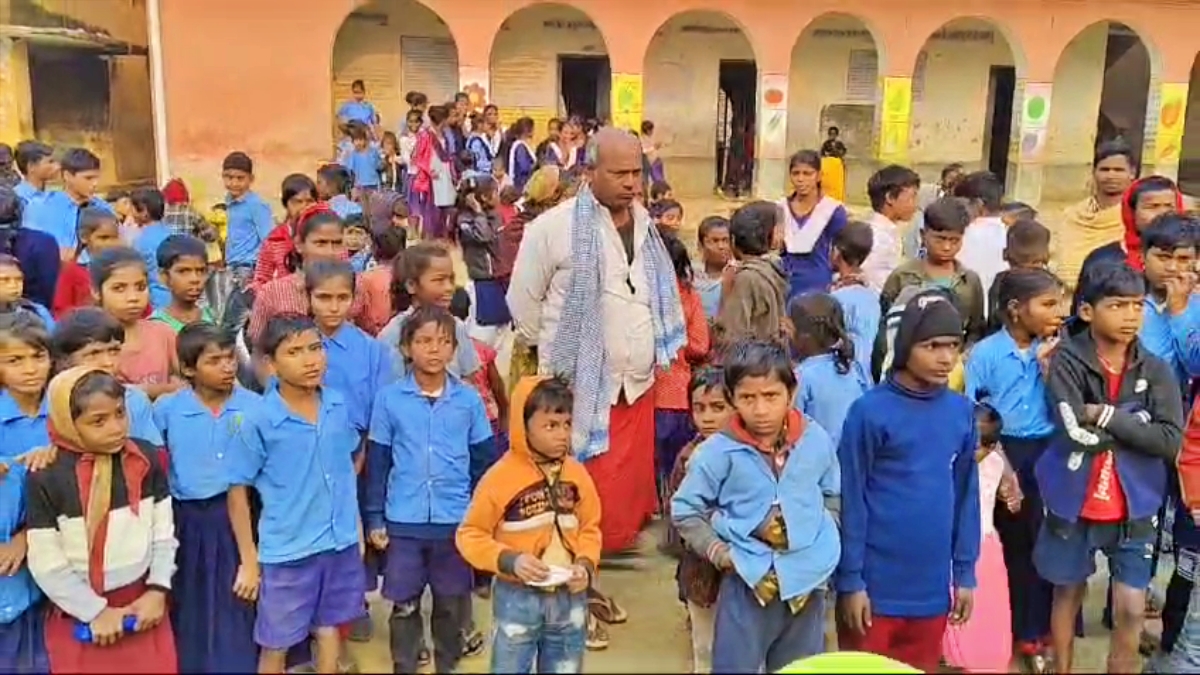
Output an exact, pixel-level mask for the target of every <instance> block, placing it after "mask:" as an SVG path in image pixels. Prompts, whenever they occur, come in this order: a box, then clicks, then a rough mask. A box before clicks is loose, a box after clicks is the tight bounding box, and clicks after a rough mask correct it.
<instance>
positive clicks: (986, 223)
mask: <svg viewBox="0 0 1200 675" xmlns="http://www.w3.org/2000/svg"><path fill="white" fill-rule="evenodd" d="M954 196H955V197H960V198H962V199H965V200H967V204H968V208H970V210H971V215H972V216H973V217H974V219H973V220H972V221H971V224H970V225H968V226H967V232H966V234H964V235H963V243H962V250H960V251H959V252H958V261H959V262H960V263H962V264H963V266H964V267H966V268H967V269H969V270H971V271H972V272H975V273H976V274H978V275H979V280H980V282H982V283H983V296H984V297H985V298H986V297H988V292H989V291H990V290H991V288H992V282H993V280H995V278H996V275H997V274H999V273H1001V272H1003V271H1004V270H1006V269H1008V263H1007V262H1006V261H1005V260H1004V247H1005V246H1006V245H1007V240H1008V234H1007V232H1008V231H1007V228H1005V226H1004V220H1003V219H1002V218H1001V216H1002V215H1003V208H1004V206H1003V199H1004V183H1001V182H1000V179H999V178H998V177H997V176H996V174H994V173H992V172H990V171H976V172H974V173H970V174H967V175H966V176H965V177H964V178H963V179H962V182H960V183H959V184H958V185H957V186H955V188H954Z"/></svg>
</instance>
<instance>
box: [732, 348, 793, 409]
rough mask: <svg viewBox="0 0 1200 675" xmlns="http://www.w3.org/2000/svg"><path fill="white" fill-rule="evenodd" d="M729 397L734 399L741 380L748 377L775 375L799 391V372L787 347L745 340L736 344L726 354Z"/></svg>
mask: <svg viewBox="0 0 1200 675" xmlns="http://www.w3.org/2000/svg"><path fill="white" fill-rule="evenodd" d="M724 365H725V391H726V398H728V399H729V400H731V401H732V400H735V397H734V393H735V392H736V391H737V387H738V385H739V384H741V383H742V380H744V379H746V378H748V377H771V376H772V375H773V376H775V377H776V378H777V379H778V380H779V381H780V382H782V383H783V384H784V386H786V387H787V388H788V391H793V390H795V388H796V373H795V372H793V371H792V361H791V358H790V357H789V356H788V351H787V348H786V347H784V346H783V345H781V344H779V343H778V342H766V341H762V340H746V341H743V342H736V343H734V344H733V345H731V346H730V348H729V350H728V351H726V352H725V364H724Z"/></svg>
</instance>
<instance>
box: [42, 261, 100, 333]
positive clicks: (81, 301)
mask: <svg viewBox="0 0 1200 675" xmlns="http://www.w3.org/2000/svg"><path fill="white" fill-rule="evenodd" d="M92 304H93V299H92V277H91V275H89V274H88V271H87V268H86V267H84V266H83V265H80V264H79V263H77V262H75V261H74V260H70V261H67V262H64V263H63V266H62V269H61V270H60V271H59V273H58V286H56V287H55V289H54V304H53V306H52V307H51V308H50V312H51V313H52V314H54V319H55V320H56V321H57V320H60V319H62V318H63V316H65V315H66V314H67V313H68V312H70V311H71V310H73V309H75V308H77V307H91V306H92Z"/></svg>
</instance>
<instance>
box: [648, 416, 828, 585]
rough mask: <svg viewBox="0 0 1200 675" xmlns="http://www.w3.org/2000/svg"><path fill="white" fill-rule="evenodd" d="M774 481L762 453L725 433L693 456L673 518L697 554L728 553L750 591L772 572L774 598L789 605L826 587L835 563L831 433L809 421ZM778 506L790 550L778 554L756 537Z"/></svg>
mask: <svg viewBox="0 0 1200 675" xmlns="http://www.w3.org/2000/svg"><path fill="white" fill-rule="evenodd" d="M806 422H807V424H806V425H805V428H804V431H803V433H802V434H801V435H800V438H799V439H798V440H796V442H795V444H794V445H793V446H792V448H791V451H790V453H789V454H788V458H787V462H786V463H785V464H784V465H783V470H782V472H781V473H780V475H779V477H778V478H777V477H776V476H775V474H774V472H773V471H772V469H771V466H770V464H769V462H770V459H769V458H768V457H767V456H765V455H764V454H763V453H762V451H760V450H758V449H757V448H754V447H751V446H750V445H747V444H746V443H745V442H743V441H741V440H739V439H737V438H735V437H733V436H732V435H731V434H730V432H728V431H726V432H723V433H719V434H713V435H712V436H710V437H709V438H708V439H707V440H705V441H704V442H703V443H701V444H700V446H699V447H698V448H696V451H695V452H694V453H693V454H692V460H691V462H690V463H689V465H688V470H687V475H686V476H685V477H684V479H683V483H681V484H680V486H679V489H678V490H677V491H676V492H675V496H674V497H673V498H672V499H671V516H672V518H673V520H674V522H675V525H676V527H678V528H679V532H680V534H682V535H683V537H684V540H685V541H686V542H687V543H688V545H689V546H690V547H691V548H692V549H693V550H696V551H708V550H710V549H711V547H712V544H713V543H714V541H716V540H719V541H720V542H723V543H724V544H726V545H728V546H729V553H730V558H731V559H732V561H733V567H734V570H736V572H737V575H738V576H739V577H741V579H742V581H744V582H745V583H746V585H748V586H750V587H751V588H753V587H755V586H757V585H758V583H759V582H760V581H762V580H763V577H765V576H766V575H767V573H768V572H770V571H771V569H772V568H774V569H775V575H776V577H778V579H779V595H780V598H781V599H783V600H785V601H786V600H791V599H792V598H798V597H800V596H803V595H807V594H808V593H811V592H812V591H813V590H814V589H817V588H821V587H823V586H824V585H825V583H826V581H827V580H828V579H829V577H830V575H831V574H832V573H833V570H834V568H835V567H836V565H837V561H838V536H837V525H836V524H835V523H834V519H833V516H832V514H831V513H830V511H829V509H830V508H833V507H834V505H835V503H836V498H837V494H838V463H837V457H836V456H835V454H834V445H833V442H832V441H831V440H830V439H829V434H827V433H825V430H824V429H822V428H821V427H820V425H818V424H816V423H814V422H813V421H812V419H811V418H810V419H807V420H806ZM775 505H778V506H779V509H780V512H781V513H782V516H783V522H784V524H785V526H786V532H787V543H788V548H787V550H783V551H775V550H772V548H771V547H770V546H769V545H768V544H766V543H765V542H764V541H763V540H762V539H761V538H759V536H758V534H757V532H758V531H759V529H760V528H761V527H762V525H763V523H764V521H765V520H766V519H767V517H768V515H769V514H770V512H771V508H772V507H773V506H775Z"/></svg>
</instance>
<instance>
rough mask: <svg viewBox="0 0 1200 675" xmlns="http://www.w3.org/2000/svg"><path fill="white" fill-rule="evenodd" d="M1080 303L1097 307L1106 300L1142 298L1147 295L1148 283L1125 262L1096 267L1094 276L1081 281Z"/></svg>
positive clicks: (1108, 263)
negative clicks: (1097, 304)
mask: <svg viewBox="0 0 1200 675" xmlns="http://www.w3.org/2000/svg"><path fill="white" fill-rule="evenodd" d="M1080 281H1081V282H1082V286H1081V287H1080V289H1079V301H1080V302H1081V303H1086V304H1089V305H1092V306H1095V305H1096V303H1098V302H1100V301H1101V300H1104V299H1106V298H1140V297H1142V296H1144V295H1145V294H1146V281H1145V279H1143V278H1142V275H1141V274H1138V273H1137V272H1136V271H1134V269H1133V268H1132V267H1130V266H1129V265H1127V264H1125V263H1124V262H1107V263H1102V264H1100V265H1097V266H1096V271H1095V273H1094V274H1088V275H1086V276H1085V278H1083V279H1080Z"/></svg>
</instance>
